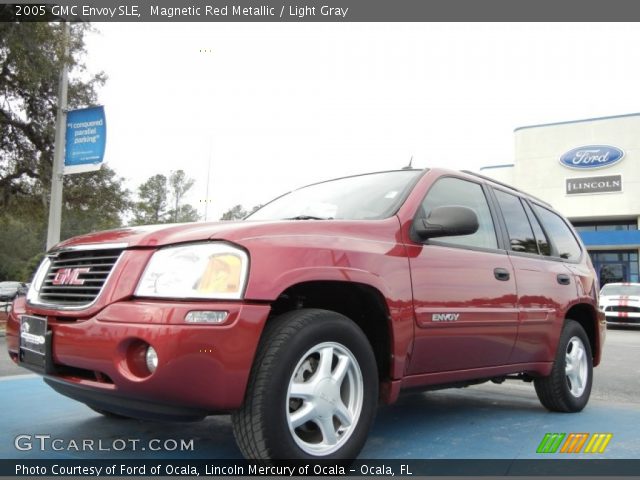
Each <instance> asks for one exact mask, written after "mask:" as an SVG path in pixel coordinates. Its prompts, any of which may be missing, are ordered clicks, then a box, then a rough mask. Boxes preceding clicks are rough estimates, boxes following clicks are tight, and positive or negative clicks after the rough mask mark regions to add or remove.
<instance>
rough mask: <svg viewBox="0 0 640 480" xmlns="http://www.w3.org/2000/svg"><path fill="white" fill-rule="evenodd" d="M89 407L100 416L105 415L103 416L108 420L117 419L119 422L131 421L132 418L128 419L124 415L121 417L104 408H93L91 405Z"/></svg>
mask: <svg viewBox="0 0 640 480" xmlns="http://www.w3.org/2000/svg"><path fill="white" fill-rule="evenodd" d="M87 407H89V408H90V409H91V410H93V411H94V412H96V413H99V414H100V415H103V416H105V417H107V418H113V419H117V420H130V419H131V417H126V416H124V415H119V414H117V413H113V412H110V411H109V410H103V409H102V408H96V407H92V406H91V405H87Z"/></svg>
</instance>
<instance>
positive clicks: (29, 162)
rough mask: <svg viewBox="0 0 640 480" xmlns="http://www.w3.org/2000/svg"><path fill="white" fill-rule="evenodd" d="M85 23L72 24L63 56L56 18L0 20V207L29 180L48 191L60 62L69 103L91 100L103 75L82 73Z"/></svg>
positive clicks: (82, 103) (71, 105) (27, 190)
mask: <svg viewBox="0 0 640 480" xmlns="http://www.w3.org/2000/svg"><path fill="white" fill-rule="evenodd" d="M88 28H89V27H88V26H87V24H83V23H74V24H72V28H71V41H70V47H69V52H70V53H69V57H68V58H63V56H64V55H63V53H64V35H63V26H62V25H61V24H60V23H0V208H2V207H4V206H6V204H7V202H8V201H9V198H10V197H11V196H12V195H15V194H19V193H26V194H29V193H30V189H31V187H33V186H34V185H37V186H39V187H40V189H42V190H43V191H44V193H45V196H48V193H47V192H48V190H49V188H50V184H51V167H52V165H53V139H54V135H55V129H54V126H55V118H56V112H57V94H58V80H59V74H60V70H61V67H62V65H63V63H64V62H66V63H67V64H68V66H69V72H70V76H69V89H68V108H69V109H74V108H79V107H84V106H88V105H92V104H95V102H96V98H97V96H96V88H97V87H99V86H100V85H102V84H103V83H104V81H105V79H106V77H105V76H104V74H102V73H99V74H97V75H93V76H88V78H87V75H86V72H85V66H84V64H83V63H82V61H81V59H82V56H83V54H84V53H85V50H84V35H85V33H86V31H87V29H88ZM80 74H82V75H83V77H84V78H80V76H79V75H80Z"/></svg>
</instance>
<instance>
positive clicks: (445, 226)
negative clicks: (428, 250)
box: [413, 205, 478, 240]
mask: <svg viewBox="0 0 640 480" xmlns="http://www.w3.org/2000/svg"><path fill="white" fill-rule="evenodd" d="M413 230H414V231H415V232H416V234H417V235H418V236H419V237H420V238H421V239H423V240H427V239H429V238H435V237H449V236H458V235H470V234H472V233H476V232H477V231H478V216H477V215H476V212H474V211H473V210H471V209H470V208H467V207H462V206H459V205H450V206H444V207H435V208H434V209H433V210H431V213H430V214H429V216H428V217H427V218H418V219H416V220H415V221H414V222H413Z"/></svg>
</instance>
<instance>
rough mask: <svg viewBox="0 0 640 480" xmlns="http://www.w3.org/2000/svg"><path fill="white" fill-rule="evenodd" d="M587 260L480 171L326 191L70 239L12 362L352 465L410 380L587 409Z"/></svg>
mask: <svg viewBox="0 0 640 480" xmlns="http://www.w3.org/2000/svg"><path fill="white" fill-rule="evenodd" d="M597 292H598V285H597V280H596V276H595V273H594V270H593V267H592V265H591V262H590V260H589V256H588V254H587V252H586V250H585V248H584V246H583V245H582V244H581V242H580V240H579V238H578V236H577V235H576V234H575V232H574V231H573V229H572V228H571V226H570V225H569V223H568V222H567V221H566V220H565V219H564V218H562V216H560V215H559V214H558V213H557V212H555V211H554V210H553V209H552V208H551V207H550V206H549V205H547V204H546V203H544V202H543V201H541V200H538V199H536V198H533V197H531V196H528V195H526V194H524V193H522V192H520V191H517V190H515V189H513V188H511V187H509V186H507V185H503V184H501V183H497V182H494V181H492V180H490V179H488V178H485V177H482V176H480V175H476V174H473V173H469V172H454V171H448V170H440V169H430V170H424V171H418V170H400V171H390V172H381V173H373V174H368V175H360V176H353V177H347V178H341V179H338V180H333V181H328V182H323V183H318V184H315V185H311V186H308V187H305V188H301V189H299V190H295V191H293V192H291V193H288V194H286V195H283V196H282V197H280V198H278V199H276V200H274V201H273V202H271V203H269V204H267V205H266V206H264V207H263V208H261V209H260V210H258V211H257V212H255V213H254V214H252V215H251V216H250V217H249V218H247V219H246V220H245V221H240V222H226V223H225V222H221V223H193V224H184V225H159V226H148V227H131V228H124V229H120V230H113V231H108V232H101V233H93V234H89V235H85V236H82V237H77V238H73V239H70V240H67V241H65V242H62V243H60V244H59V245H57V246H56V247H55V248H53V249H52V250H51V251H50V252H48V254H47V256H46V258H45V260H44V261H43V263H42V265H41V266H40V267H39V269H38V271H37V273H36V275H35V277H34V279H33V283H32V285H31V288H30V291H29V293H28V296H27V298H24V297H23V298H19V299H17V300H16V302H15V305H14V308H13V310H12V312H11V316H10V319H9V322H8V327H7V340H8V346H9V353H10V355H11V358H13V360H14V361H15V362H17V363H18V364H20V365H22V366H24V367H27V368H29V369H31V370H34V371H36V372H39V373H41V374H42V375H43V376H44V379H45V381H46V382H47V383H48V384H49V385H50V386H51V387H53V388H54V389H55V390H56V391H58V392H60V393H62V394H63V395H67V396H69V397H71V398H73V399H76V400H78V401H80V402H84V403H85V404H87V405H88V406H89V407H90V408H92V409H94V410H96V411H98V412H100V413H102V414H104V415H115V416H125V417H137V418H152V419H153V418H164V419H174V420H176V419H185V420H192V419H194V418H201V417H205V416H207V415H213V414H218V413H231V415H232V423H233V431H234V434H235V438H236V441H237V443H238V445H239V447H240V449H241V450H242V453H243V454H244V455H245V456H246V457H248V458H259V459H283V458H284V459H295V458H303V459H323V458H332V459H349V458H355V457H356V456H357V455H358V453H359V452H360V450H361V448H362V446H363V444H364V442H365V440H366V437H367V434H368V431H369V427H370V426H371V423H372V421H373V418H374V415H375V411H376V407H377V405H378V401H379V400H381V401H383V402H386V403H392V402H394V401H395V400H396V399H397V397H398V394H399V393H400V392H401V390H403V389H408V388H416V387H419V388H425V389H433V388H447V387H454V386H455V387H461V386H467V385H472V384H477V383H481V382H486V381H489V380H493V381H496V382H500V381H502V380H504V379H520V380H524V381H533V383H534V385H535V391H536V393H537V395H538V397H539V399H540V401H541V402H542V404H543V405H544V406H545V407H546V408H548V409H550V410H553V411H560V412H577V411H580V410H582V409H583V408H584V406H585V405H586V403H587V401H588V399H589V394H590V391H591V383H592V378H593V377H592V369H593V366H595V365H598V363H599V362H600V358H601V354H602V346H603V343H604V337H605V321H604V316H603V314H602V312H600V311H599V310H598V298H597V296H598V293H597Z"/></svg>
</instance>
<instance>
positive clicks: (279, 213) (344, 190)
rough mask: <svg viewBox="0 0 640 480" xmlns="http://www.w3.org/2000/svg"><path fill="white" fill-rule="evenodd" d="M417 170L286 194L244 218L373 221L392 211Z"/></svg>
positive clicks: (340, 181)
mask: <svg viewBox="0 0 640 480" xmlns="http://www.w3.org/2000/svg"><path fill="white" fill-rule="evenodd" d="M421 173H422V171H421V170H400V171H394V172H381V173H371V174H368V175H359V176H356V177H347V178H340V179H337V180H330V181H328V182H322V183H316V184H314V185H309V186H308V187H303V188H300V189H298V190H294V191H293V192H290V193H287V194H285V195H283V196H281V197H279V198H276V199H275V200H273V201H272V202H271V203H268V204H267V205H265V206H264V207H262V208H261V209H260V210H258V211H256V212H255V213H253V214H251V215H250V216H249V217H247V219H248V220H286V219H289V220H330V219H341V220H376V219H381V218H386V217H389V216H391V215H392V214H394V213H395V211H396V210H397V209H398V207H399V206H400V203H401V202H402V201H403V200H404V197H405V194H406V193H407V192H408V190H409V189H410V188H411V187H412V185H413V180H414V179H417V177H418V176H419V175H420V174H421Z"/></svg>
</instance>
